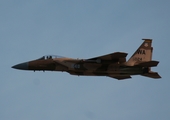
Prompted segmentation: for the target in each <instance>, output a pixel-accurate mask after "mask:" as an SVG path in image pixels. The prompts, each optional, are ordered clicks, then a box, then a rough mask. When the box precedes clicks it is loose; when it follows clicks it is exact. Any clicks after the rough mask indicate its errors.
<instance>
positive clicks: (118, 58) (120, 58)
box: [86, 52, 127, 63]
mask: <svg viewBox="0 0 170 120" xmlns="http://www.w3.org/2000/svg"><path fill="white" fill-rule="evenodd" d="M126 56H127V53H123V52H115V53H111V54H107V55H103V56H99V57H94V58H90V59H87V60H86V61H96V62H99V63H100V62H101V61H112V62H113V61H115V62H120V63H123V62H126Z"/></svg>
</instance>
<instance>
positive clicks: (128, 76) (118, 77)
mask: <svg viewBox="0 0 170 120" xmlns="http://www.w3.org/2000/svg"><path fill="white" fill-rule="evenodd" d="M108 77H111V78H115V79H118V80H124V79H129V78H132V77H131V76H130V75H126V76H121V75H120V76H108Z"/></svg>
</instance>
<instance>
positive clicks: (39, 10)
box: [0, 0, 170, 120]
mask: <svg viewBox="0 0 170 120" xmlns="http://www.w3.org/2000/svg"><path fill="white" fill-rule="evenodd" d="M169 5H170V1H169V0H162V1H159V0H142V1H139V0H128V1H127V0H29V1H23V0H15V1H14V0H0V53H1V57H0V60H1V63H0V74H1V75H0V120H125V119H126V120H137V119H138V120H169V119H170V87H169V85H170V75H169V74H170V72H169V71H170V67H169V61H170V55H169V50H170V49H169V47H170V44H169V43H170V42H169V40H170V7H169ZM142 38H152V39H153V46H154V53H153V59H154V60H158V61H160V64H159V65H158V67H157V68H154V69H153V70H154V71H158V72H159V74H160V75H161V76H162V79H159V80H154V79H150V78H146V77H142V76H133V78H132V79H129V80H124V81H118V80H116V79H112V78H109V77H81V76H80V77H78V76H72V75H69V74H68V73H62V72H32V71H20V70H15V69H12V68H11V66H13V65H15V64H18V63H21V62H26V61H29V60H33V59H37V58H40V57H41V56H43V55H48V54H53V55H54V54H56V55H61V56H66V57H71V58H91V57H96V56H100V55H104V54H108V53H112V52H117V51H120V52H127V53H129V54H128V57H127V58H129V57H130V56H131V55H132V54H133V52H134V51H135V50H136V49H137V48H138V47H139V45H140V44H141V43H142V40H141V39H142Z"/></svg>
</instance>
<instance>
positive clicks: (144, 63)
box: [136, 61, 159, 67]
mask: <svg viewBox="0 0 170 120" xmlns="http://www.w3.org/2000/svg"><path fill="white" fill-rule="evenodd" d="M158 63H159V62H158V61H148V62H142V63H138V64H136V66H142V67H155V66H157V65H158Z"/></svg>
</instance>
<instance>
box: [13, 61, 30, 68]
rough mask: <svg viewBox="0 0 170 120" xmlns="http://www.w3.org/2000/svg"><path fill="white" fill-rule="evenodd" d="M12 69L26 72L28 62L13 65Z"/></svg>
mask: <svg viewBox="0 0 170 120" xmlns="http://www.w3.org/2000/svg"><path fill="white" fill-rule="evenodd" d="M12 68H14V69H19V70H28V62H25V63H20V64H17V65H14V66H12Z"/></svg>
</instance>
